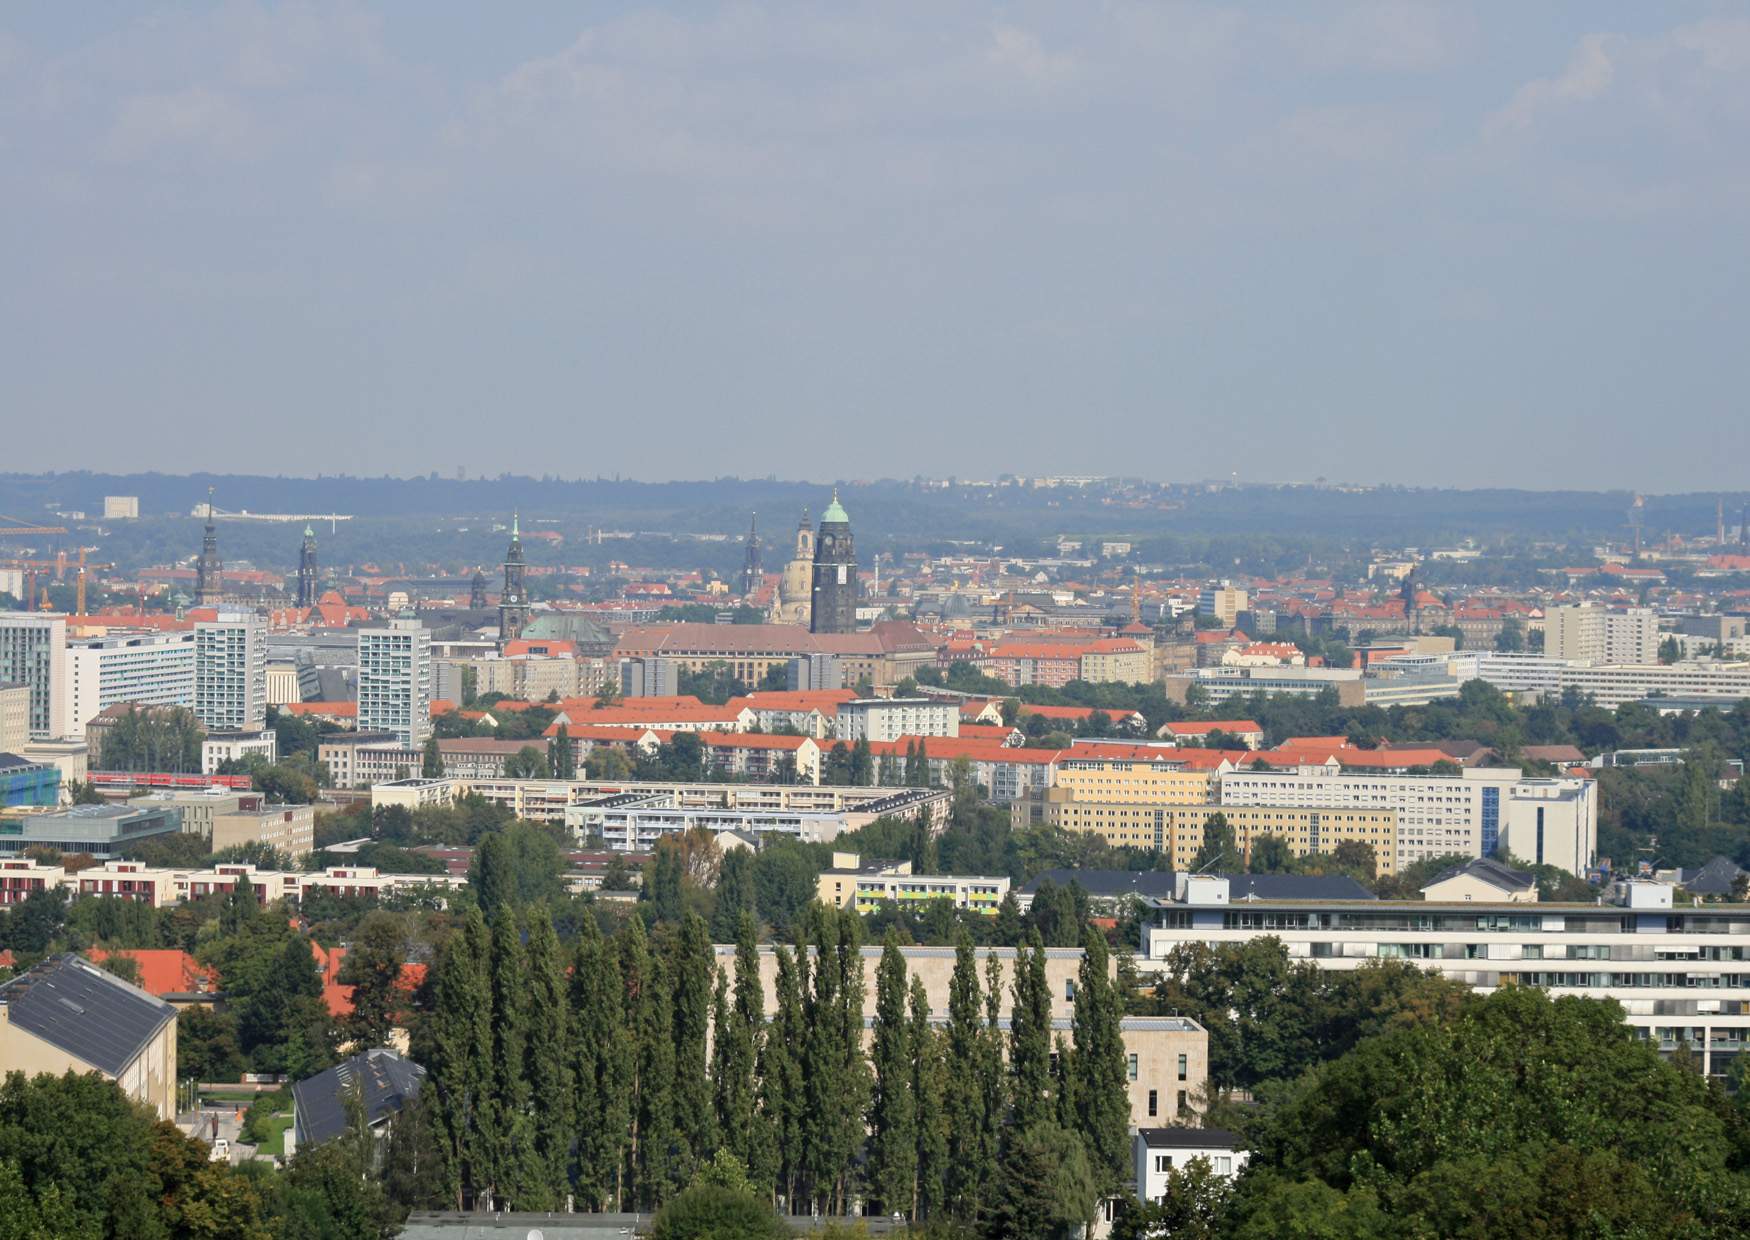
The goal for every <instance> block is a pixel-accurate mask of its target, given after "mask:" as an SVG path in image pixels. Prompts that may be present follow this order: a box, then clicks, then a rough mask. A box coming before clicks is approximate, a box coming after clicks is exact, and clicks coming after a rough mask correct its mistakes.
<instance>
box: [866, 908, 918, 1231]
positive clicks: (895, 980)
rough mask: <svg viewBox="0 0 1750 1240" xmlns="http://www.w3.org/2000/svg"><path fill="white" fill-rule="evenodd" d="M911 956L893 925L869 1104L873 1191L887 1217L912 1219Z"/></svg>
mask: <svg viewBox="0 0 1750 1240" xmlns="http://www.w3.org/2000/svg"><path fill="white" fill-rule="evenodd" d="M905 1003H906V968H905V956H904V955H903V954H902V953H901V952H900V950H899V934H898V932H897V931H896V930H895V929H894V928H893V927H891V926H889V927H888V929H887V938H886V941H885V942H884V943H883V944H882V948H881V965H880V968H879V969H878V970H877V971H876V974H875V1038H874V1045H873V1048H872V1055H871V1058H872V1060H873V1066H874V1070H875V1081H874V1093H873V1096H872V1098H871V1099H870V1104H869V1166H868V1175H869V1186H870V1188H871V1189H872V1190H873V1191H874V1194H875V1198H876V1200H878V1201H879V1202H880V1203H881V1205H882V1208H883V1210H884V1211H886V1212H887V1213H895V1212H898V1213H904V1214H911V1213H912V1212H913V1210H914V1209H915V1208H916V1201H917V1164H918V1132H917V1120H918V1115H917V1100H916V1096H915V1094H914V1093H913V1080H912V1075H913V1072H914V1070H915V1068H916V1062H915V1059H914V1055H913V1050H912V1045H911V1035H912V1029H911V1024H910V1022H909V1021H908V1020H907V1018H906V1011H905Z"/></svg>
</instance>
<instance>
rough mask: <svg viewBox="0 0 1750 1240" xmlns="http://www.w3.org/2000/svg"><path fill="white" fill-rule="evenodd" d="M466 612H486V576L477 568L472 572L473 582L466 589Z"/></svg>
mask: <svg viewBox="0 0 1750 1240" xmlns="http://www.w3.org/2000/svg"><path fill="white" fill-rule="evenodd" d="M468 610H469V611H485V610H486V574H485V573H484V572H482V571H481V570H480V569H478V568H477V569H475V570H474V580H473V582H472V583H471V584H470V585H469V587H468Z"/></svg>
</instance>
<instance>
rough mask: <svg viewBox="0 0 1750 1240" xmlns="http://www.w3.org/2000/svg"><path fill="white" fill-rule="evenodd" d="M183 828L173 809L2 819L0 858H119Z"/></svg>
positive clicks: (100, 809) (109, 809)
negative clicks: (47, 852)
mask: <svg viewBox="0 0 1750 1240" xmlns="http://www.w3.org/2000/svg"><path fill="white" fill-rule="evenodd" d="M181 830H182V815H181V813H180V812H179V811H177V810H176V809H174V808H172V807H169V806H151V807H147V808H141V807H138V806H132V805H75V806H73V807H72V808H71V809H64V810H60V811H58V812H56V813H49V814H32V813H19V814H15V815H12V814H8V815H0V856H7V857H16V856H19V855H20V854H22V853H24V852H25V851H26V850H27V849H31V848H52V849H54V850H55V851H56V852H60V853H90V854H91V855H92V856H93V857H102V858H108V857H120V856H125V855H126V853H127V851H128V849H130V848H132V847H133V846H134V845H135V844H138V843H139V842H140V841H141V840H146V839H152V838H155V837H157V836H160V835H175V834H176V833H177V832H179V831H181Z"/></svg>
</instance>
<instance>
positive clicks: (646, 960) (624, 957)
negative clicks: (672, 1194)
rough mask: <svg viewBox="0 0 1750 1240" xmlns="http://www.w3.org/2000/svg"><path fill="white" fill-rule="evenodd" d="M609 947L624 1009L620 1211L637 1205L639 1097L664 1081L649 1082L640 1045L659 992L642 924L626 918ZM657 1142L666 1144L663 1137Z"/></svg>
mask: <svg viewBox="0 0 1750 1240" xmlns="http://www.w3.org/2000/svg"><path fill="white" fill-rule="evenodd" d="M614 946H615V948H616V949H617V954H618V956H619V960H620V986H621V992H620V993H621V1001H622V1003H623V1004H624V1008H623V1015H622V1017H621V1022H620V1023H621V1026H622V1028H623V1029H624V1031H625V1046H626V1090H625V1106H626V1144H625V1156H624V1161H623V1162H622V1164H621V1166H620V1167H619V1169H618V1172H617V1176H616V1178H617V1181H618V1189H617V1191H616V1194H615V1199H616V1205H617V1207H618V1208H621V1209H624V1208H627V1207H629V1206H633V1205H634V1204H635V1203H637V1202H638V1201H639V1200H640V1195H641V1194H642V1192H643V1187H642V1181H643V1176H642V1168H643V1166H644V1161H645V1157H646V1155H645V1150H644V1145H645V1142H646V1140H647V1133H646V1132H645V1128H644V1115H645V1099H644V1095H645V1093H646V1092H647V1091H652V1090H657V1089H661V1090H666V1089H667V1088H668V1082H667V1081H666V1080H658V1079H650V1078H649V1077H647V1075H646V1074H647V1071H648V1070H649V1069H650V1067H651V1065H650V1064H649V1059H650V1056H649V1055H648V1054H647V1053H646V1045H645V1043H646V1041H647V1039H648V1036H649V1028H650V1026H651V1024H652V1023H653V1022H654V1021H655V1019H656V1018H655V1016H653V1015H652V1014H651V1012H650V1008H651V1007H652V1006H653V1005H654V1004H655V1002H656V1000H657V998H658V991H659V990H660V987H658V986H657V985H656V984H655V981H654V979H653V978H652V976H651V973H652V968H653V964H652V959H651V955H650V943H649V940H647V939H646V938H645V935H644V923H643V922H642V921H641V920H639V919H638V918H636V917H633V918H629V919H628V920H627V922H626V925H625V926H624V928H622V929H621V931H620V933H619V934H618V935H617V936H616V937H615V943H614ZM662 1001H663V1002H664V1003H666V1002H667V997H666V996H662ZM662 1041H663V1043H664V1044H665V1045H668V1046H669V1055H670V1060H671V1061H672V1055H673V1048H672V1044H670V1043H669V1042H668V1039H667V1038H666V1037H665V1038H664V1039H662ZM661 1139H662V1140H664V1141H666V1140H667V1139H668V1138H667V1133H666V1132H664V1133H663V1134H662V1138H661Z"/></svg>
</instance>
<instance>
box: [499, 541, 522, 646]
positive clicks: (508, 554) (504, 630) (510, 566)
mask: <svg viewBox="0 0 1750 1240" xmlns="http://www.w3.org/2000/svg"><path fill="white" fill-rule="evenodd" d="M521 525H522V519H521V514H516V513H513V514H512V515H511V519H510V546H509V548H507V549H506V551H505V553H504V593H503V594H501V595H499V598H498V640H499V641H501V642H508V641H512V640H514V639H516V638H518V637H520V636H522V631H523V627H524V626H525V625H527V624H528V622H529V596H528V594H527V593H526V592H525V591H524V589H523V536H522V528H521Z"/></svg>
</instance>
